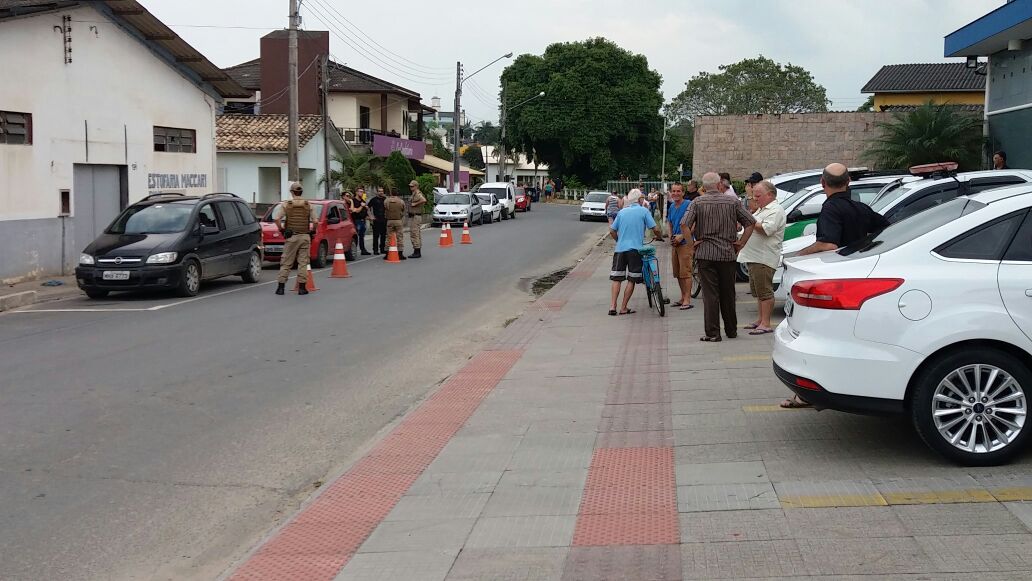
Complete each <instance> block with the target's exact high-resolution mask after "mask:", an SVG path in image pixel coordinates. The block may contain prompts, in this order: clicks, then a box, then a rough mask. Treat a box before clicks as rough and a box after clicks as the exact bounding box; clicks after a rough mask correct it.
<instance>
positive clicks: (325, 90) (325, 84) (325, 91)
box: [322, 54, 336, 200]
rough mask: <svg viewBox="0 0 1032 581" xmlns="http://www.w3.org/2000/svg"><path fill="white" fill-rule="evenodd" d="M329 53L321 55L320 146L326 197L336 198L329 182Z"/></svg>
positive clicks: (328, 198) (329, 198)
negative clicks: (327, 107) (321, 148)
mask: <svg viewBox="0 0 1032 581" xmlns="http://www.w3.org/2000/svg"><path fill="white" fill-rule="evenodd" d="M329 61H330V56H329V55H325V54H324V55H323V56H322V128H323V129H322V147H323V179H324V180H325V182H326V199H327V200H332V199H334V198H336V196H334V195H333V183H331V182H330V117H329V114H328V113H327V109H326V106H327V100H328V99H329V91H330V78H329V66H328V65H329Z"/></svg>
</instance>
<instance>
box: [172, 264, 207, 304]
mask: <svg viewBox="0 0 1032 581" xmlns="http://www.w3.org/2000/svg"><path fill="white" fill-rule="evenodd" d="M176 290H177V291H178V292H179V295H180V296H184V297H193V296H197V293H198V291H200V290H201V265H200V264H199V263H198V262H197V261H196V260H187V261H186V264H184V265H183V276H182V278H181V279H180V280H179V288H178V289H176Z"/></svg>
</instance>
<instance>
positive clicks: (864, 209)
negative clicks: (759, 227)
mask: <svg viewBox="0 0 1032 581" xmlns="http://www.w3.org/2000/svg"><path fill="white" fill-rule="evenodd" d="M821 187H823V188H824V193H825V195H827V196H828V199H827V200H825V202H824V205H823V206H821V215H820V216H819V217H818V218H817V241H816V242H814V243H813V244H811V245H810V246H807V247H806V248H804V249H803V250H801V251H800V252H799V255H800V256H802V255H805V254H816V253H818V252H827V251H829V250H837V249H839V248H842V247H844V246H849V245H850V244H853V243H854V242H858V241H860V240H863V239H864V238H866V237H867V236H869V235H871V234H874V233H877V232H881V231H882V230H884V229H885V228H887V227H888V225H889V221H888V220H886V219H885V217H884V216H882V215H881V214H879V213H877V212H875V211H874V210H872V209H871V208H870V206H868V205H867V204H864V203H862V202H858V201H856V200H854V199H853V198H852V197H851V195H850V192H849V168H847V167H846V166H844V165H842V164H841V163H833V164H831V165H829V166H828V167H826V168H824V174H823V175H821Z"/></svg>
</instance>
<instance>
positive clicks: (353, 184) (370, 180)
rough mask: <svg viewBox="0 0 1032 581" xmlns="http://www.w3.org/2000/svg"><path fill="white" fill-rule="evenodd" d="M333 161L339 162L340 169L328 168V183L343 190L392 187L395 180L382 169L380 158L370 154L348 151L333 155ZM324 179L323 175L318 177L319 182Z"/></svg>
mask: <svg viewBox="0 0 1032 581" xmlns="http://www.w3.org/2000/svg"><path fill="white" fill-rule="evenodd" d="M333 161H334V162H336V163H338V164H340V166H341V169H339V170H330V183H331V184H333V185H336V186H340V187H341V188H342V189H344V190H348V191H352V192H354V191H355V190H357V189H358V188H360V187H369V186H372V187H377V186H382V187H384V188H391V187H394V184H395V182H394V180H393V179H392V178H391V176H389V175H388V174H387V173H386V172H385V171H384V169H383V162H382V160H381V159H380V158H379V157H376V156H374V155H372V154H369V153H356V152H350V153H346V154H344V155H335V156H333ZM325 181H326V176H325V175H324V176H323V177H322V178H320V179H319V183H320V184H321V183H325Z"/></svg>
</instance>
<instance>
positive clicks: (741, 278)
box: [735, 262, 749, 282]
mask: <svg viewBox="0 0 1032 581" xmlns="http://www.w3.org/2000/svg"><path fill="white" fill-rule="evenodd" d="M735 279H737V280H738V282H749V265H747V264H745V263H744V262H739V263H738V268H737V269H735Z"/></svg>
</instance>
